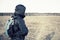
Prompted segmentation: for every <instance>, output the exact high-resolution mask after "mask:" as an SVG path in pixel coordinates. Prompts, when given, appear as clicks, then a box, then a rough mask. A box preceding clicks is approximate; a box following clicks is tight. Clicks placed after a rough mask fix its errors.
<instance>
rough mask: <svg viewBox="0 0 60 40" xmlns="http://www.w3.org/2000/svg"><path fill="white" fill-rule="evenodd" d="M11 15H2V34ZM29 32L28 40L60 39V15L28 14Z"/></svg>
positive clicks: (26, 21) (0, 18) (0, 30)
mask: <svg viewBox="0 0 60 40" xmlns="http://www.w3.org/2000/svg"><path fill="white" fill-rule="evenodd" d="M9 18H10V16H0V34H2V33H4V25H5V23H6V21H7V20H8V19H9ZM24 20H25V23H26V26H27V27H28V29H29V33H28V35H27V37H26V40H60V16H26V17H25V19H24Z"/></svg>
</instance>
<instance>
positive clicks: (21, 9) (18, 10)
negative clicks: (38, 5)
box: [15, 4, 26, 16]
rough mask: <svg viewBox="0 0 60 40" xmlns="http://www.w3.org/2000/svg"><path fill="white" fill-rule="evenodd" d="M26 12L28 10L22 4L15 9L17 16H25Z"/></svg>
mask: <svg viewBox="0 0 60 40" xmlns="http://www.w3.org/2000/svg"><path fill="white" fill-rule="evenodd" d="M25 10H26V7H25V6H24V5H22V4H19V5H17V6H16V8H15V14H18V15H22V16H23V15H25Z"/></svg>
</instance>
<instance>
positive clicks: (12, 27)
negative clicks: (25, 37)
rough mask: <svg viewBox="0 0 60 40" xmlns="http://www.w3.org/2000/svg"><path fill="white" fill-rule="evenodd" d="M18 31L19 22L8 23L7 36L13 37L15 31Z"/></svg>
mask: <svg viewBox="0 0 60 40" xmlns="http://www.w3.org/2000/svg"><path fill="white" fill-rule="evenodd" d="M18 31H20V29H19V24H18V23H16V24H13V25H12V24H10V25H9V29H8V30H7V32H8V35H9V37H14V35H15V33H16V32H18Z"/></svg>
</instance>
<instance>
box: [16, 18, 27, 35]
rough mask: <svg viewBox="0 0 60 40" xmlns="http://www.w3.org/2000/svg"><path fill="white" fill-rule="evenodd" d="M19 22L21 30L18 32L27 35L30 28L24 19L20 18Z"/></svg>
mask: <svg viewBox="0 0 60 40" xmlns="http://www.w3.org/2000/svg"><path fill="white" fill-rule="evenodd" d="M18 24H19V28H20V31H18V32H17V33H16V34H18V33H19V34H20V35H23V36H26V35H27V34H28V28H27V27H26V25H25V22H24V20H23V19H21V20H18Z"/></svg>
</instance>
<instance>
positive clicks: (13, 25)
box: [5, 4, 28, 40]
mask: <svg viewBox="0 0 60 40" xmlns="http://www.w3.org/2000/svg"><path fill="white" fill-rule="evenodd" d="M25 10H26V7H25V6H24V5H21V4H19V5H17V6H16V8H15V13H14V15H13V16H12V18H11V19H9V20H8V22H7V24H6V33H5V34H6V35H7V36H9V37H10V38H11V40H24V39H25V36H26V35H27V34H28V29H27V27H26V25H25V22H24V17H25Z"/></svg>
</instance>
